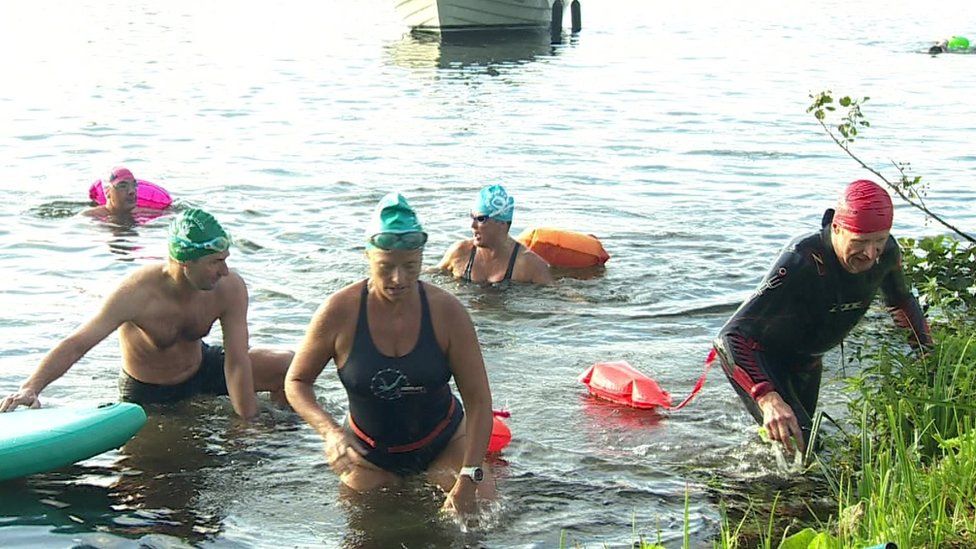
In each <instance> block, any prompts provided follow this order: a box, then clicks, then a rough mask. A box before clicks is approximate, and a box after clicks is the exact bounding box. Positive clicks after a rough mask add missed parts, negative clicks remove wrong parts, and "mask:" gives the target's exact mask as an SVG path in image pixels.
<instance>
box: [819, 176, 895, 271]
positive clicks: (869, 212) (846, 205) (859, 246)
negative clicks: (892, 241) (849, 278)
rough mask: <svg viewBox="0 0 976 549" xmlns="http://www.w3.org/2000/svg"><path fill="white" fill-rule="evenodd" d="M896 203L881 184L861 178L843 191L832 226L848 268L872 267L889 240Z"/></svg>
mask: <svg viewBox="0 0 976 549" xmlns="http://www.w3.org/2000/svg"><path fill="white" fill-rule="evenodd" d="M893 217H894V207H893V205H892V203H891V196H890V195H889V194H888V191H886V190H884V188H883V187H881V185H878V184H877V183H875V182H873V181H869V180H867V179H860V180H857V181H854V182H853V183H851V184H850V185H848V186H847V187H846V188H845V189H844V192H843V193H842V194H841V197H840V200H839V201H838V203H837V210H836V211H835V212H834V219H833V223H832V226H831V242H832V244H833V248H834V252H835V254H836V255H837V259H838V261H840V263H841V265H842V266H843V267H844V269H846V270H847V271H848V272H851V273H862V272H865V271H868V270H870V269H871V267H873V266H874V265H875V264H876V263H878V261H879V260H880V258H881V253H882V252H883V251H884V248H885V246H886V245H887V243H888V237H889V234H890V231H891V223H892V220H893Z"/></svg>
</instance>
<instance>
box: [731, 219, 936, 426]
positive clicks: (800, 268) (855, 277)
mask: <svg viewBox="0 0 976 549" xmlns="http://www.w3.org/2000/svg"><path fill="white" fill-rule="evenodd" d="M833 214H834V211H833V210H827V212H826V213H825V214H824V218H823V226H822V228H821V230H820V231H819V232H817V233H813V234H810V235H807V236H802V237H799V238H796V239H794V240H793V241H792V242H790V244H788V245H787V246H786V247H785V248H784V249H783V251H782V253H781V254H780V256H779V258H778V259H777V260H776V263H775V264H774V265H773V268H772V269H771V270H770V272H769V274H768V275H767V276H766V278H765V279H764V280H763V281H762V283H760V285H759V288H758V289H757V290H756V291H755V293H753V294H752V296H751V297H749V299H747V300H746V301H745V303H743V304H742V305H741V306H740V307H739V309H738V310H737V311H736V312H735V314H734V315H732V318H730V319H729V321H728V322H726V323H725V326H723V327H722V330H721V332H720V333H719V337H718V338H717V339H716V340H715V348H716V350H717V351H718V355H719V357H720V358H721V362H722V367H723V369H724V370H725V374H726V375H727V376H728V378H729V381H730V382H731V383H732V386H733V387H734V388H735V390H736V392H737V393H738V394H739V396H740V397H741V398H742V401H743V402H744V403H745V404H746V407H747V408H748V409H749V411H750V413H752V415H753V417H755V418H756V421H758V422H760V423H762V419H763V418H762V411H761V410H760V409H759V406H758V405H757V403H756V400H757V399H758V398H759V397H761V396H763V395H765V394H766V393H769V392H770V391H776V392H777V393H779V395H780V396H781V397H782V398H783V400H784V401H786V403H787V404H789V405H790V407H791V408H792V409H793V413H794V415H795V416H796V418H797V422H798V423H799V425H800V428H801V429H803V431H804V436H805V437H807V438H808V437H809V427H810V425H811V423H812V417H813V413H814V410H815V409H816V407H817V399H818V396H819V392H820V378H821V374H822V372H823V366H822V363H821V357H822V356H823V354H824V353H826V352H827V351H828V350H830V349H832V348H833V347H835V346H837V345H838V344H839V343H841V341H842V340H843V339H844V337H845V336H847V334H848V333H849V332H850V331H851V329H852V328H854V326H855V325H856V324H857V323H858V321H859V320H860V319H861V317H863V316H864V313H865V312H866V311H867V310H868V307H869V306H870V304H871V301H872V300H873V299H874V295H875V294H876V293H877V291H878V289H880V290H881V293H882V295H883V296H884V301H885V305H887V306H888V308H889V311H890V312H891V313H892V315H893V316H894V317H895V321H896V323H897V324H898V325H900V326H906V327H909V328H911V330H912V332H913V336H912V338H913V340H914V341H915V342H916V343H921V344H923V345H929V344H931V337H930V335H929V331H928V325H927V324H926V322H925V317H924V316H923V315H922V311H921V309H920V308H919V306H918V302H917V301H916V300H915V297H914V296H913V295H912V294H911V292H910V290H909V288H908V285H907V283H906V281H905V275H904V273H903V272H902V270H901V251H900V250H899V249H898V243H897V242H896V241H895V239H894V238H893V237H889V238H888V242H887V243H886V244H885V248H884V251H883V252H882V253H881V256H880V257H879V260H878V264H877V265H875V266H874V267H872V268H871V269H870V270H869V271H867V272H864V273H859V274H852V273H850V272H848V271H846V270H845V269H844V267H843V266H842V265H841V264H840V262H839V261H838V259H837V256H836V254H835V253H834V250H833V246H832V245H831V241H830V231H831V226H830V225H831V221H832V220H833Z"/></svg>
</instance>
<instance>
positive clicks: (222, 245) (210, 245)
mask: <svg viewBox="0 0 976 549" xmlns="http://www.w3.org/2000/svg"><path fill="white" fill-rule="evenodd" d="M170 239H171V240H172V241H173V242H175V243H176V245H177V246H179V247H181V248H194V249H197V250H210V251H212V252H226V251H227V250H228V249H229V248H230V245H231V240H230V237H229V236H223V235H221V236H217V237H214V238H211V239H210V240H205V241H203V242H194V241H192V240H187V239H185V238H183V237H182V236H177V235H170Z"/></svg>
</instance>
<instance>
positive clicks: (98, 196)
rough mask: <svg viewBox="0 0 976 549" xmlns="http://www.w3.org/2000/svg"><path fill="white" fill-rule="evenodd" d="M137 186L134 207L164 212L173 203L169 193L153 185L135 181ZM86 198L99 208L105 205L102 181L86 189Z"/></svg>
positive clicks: (140, 180)
mask: <svg viewBox="0 0 976 549" xmlns="http://www.w3.org/2000/svg"><path fill="white" fill-rule="evenodd" d="M136 182H138V183H139V186H138V187H136V207H137V208H149V209H151V210H165V209H166V208H168V207H169V205H170V204H172V203H173V199H172V198H171V197H170V195H169V192H167V191H166V189H164V188H162V187H160V186H159V185H157V184H155V183H151V182H149V181H145V180H142V179H137V180H136ZM88 198H91V200H92V202H95V203H96V204H98V205H99V206H104V205H105V189H103V188H102V180H101V179H99V180H98V181H95V182H94V183H92V185H91V187H89V188H88Z"/></svg>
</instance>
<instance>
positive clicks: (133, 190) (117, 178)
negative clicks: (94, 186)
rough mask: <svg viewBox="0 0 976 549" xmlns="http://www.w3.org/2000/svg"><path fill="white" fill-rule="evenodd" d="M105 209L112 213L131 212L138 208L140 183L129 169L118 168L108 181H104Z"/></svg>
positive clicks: (113, 171) (113, 170)
mask: <svg viewBox="0 0 976 549" xmlns="http://www.w3.org/2000/svg"><path fill="white" fill-rule="evenodd" d="M102 190H103V191H104V192H105V207H106V209H108V211H109V212H111V213H124V212H130V211H132V210H133V209H134V208H135V207H136V202H137V197H138V191H139V182H138V181H136V178H135V176H134V175H132V172H131V171H129V169H128V168H125V167H122V166H117V167H115V168H113V169H112V173H111V174H109V176H108V179H106V180H105V181H102Z"/></svg>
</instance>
